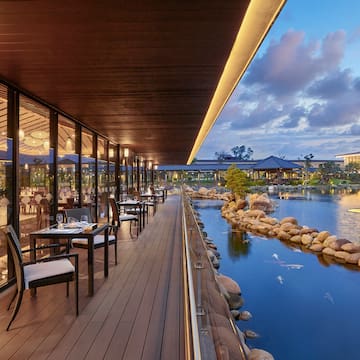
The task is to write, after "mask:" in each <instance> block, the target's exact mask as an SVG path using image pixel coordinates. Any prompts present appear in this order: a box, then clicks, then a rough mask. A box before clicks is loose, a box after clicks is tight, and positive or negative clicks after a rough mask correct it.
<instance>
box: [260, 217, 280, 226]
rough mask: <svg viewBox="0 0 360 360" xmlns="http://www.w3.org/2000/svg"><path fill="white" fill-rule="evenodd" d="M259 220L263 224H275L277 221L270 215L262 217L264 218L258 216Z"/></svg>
mask: <svg viewBox="0 0 360 360" xmlns="http://www.w3.org/2000/svg"><path fill="white" fill-rule="evenodd" d="M260 221H261V222H264V223H265V224H269V225H275V224H277V223H278V220H277V219H275V218H272V217H264V218H260Z"/></svg>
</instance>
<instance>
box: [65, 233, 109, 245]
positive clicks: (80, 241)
mask: <svg viewBox="0 0 360 360" xmlns="http://www.w3.org/2000/svg"><path fill="white" fill-rule="evenodd" d="M112 240H115V235H109V241H112ZM72 242H73V243H75V244H82V245H87V243H88V239H80V238H75V239H72ZM104 242H105V236H104V235H95V237H94V245H98V244H103V243H104Z"/></svg>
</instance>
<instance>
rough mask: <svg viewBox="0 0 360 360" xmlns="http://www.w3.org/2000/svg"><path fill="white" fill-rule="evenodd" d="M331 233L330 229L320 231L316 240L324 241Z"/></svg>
mask: <svg viewBox="0 0 360 360" xmlns="http://www.w3.org/2000/svg"><path fill="white" fill-rule="evenodd" d="M330 235H331V234H330V233H329V232H328V231H320V232H319V234H318V236H317V237H316V240H317V241H319V242H324V241H325V240H326V238H328V237H329V236H330Z"/></svg>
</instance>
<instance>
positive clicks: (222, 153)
mask: <svg viewBox="0 0 360 360" xmlns="http://www.w3.org/2000/svg"><path fill="white" fill-rule="evenodd" d="M215 156H216V159H217V160H219V161H222V160H226V159H229V158H231V155H230V154H229V153H227V152H225V151H219V152H216V153H215Z"/></svg>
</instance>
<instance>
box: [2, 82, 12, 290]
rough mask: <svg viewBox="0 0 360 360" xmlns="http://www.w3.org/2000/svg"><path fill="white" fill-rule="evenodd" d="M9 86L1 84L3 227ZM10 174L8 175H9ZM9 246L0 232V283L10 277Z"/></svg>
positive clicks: (4, 218) (4, 217) (6, 198)
mask: <svg viewBox="0 0 360 360" xmlns="http://www.w3.org/2000/svg"><path fill="white" fill-rule="evenodd" d="M7 100H8V99H7V88H6V87H5V86H3V85H1V84H0V224H1V227H3V226H5V225H6V224H7V219H8V211H9V207H8V204H9V196H8V192H9V190H10V189H8V186H7V182H9V183H11V178H8V180H7V176H8V177H9V176H10V174H11V167H12V161H11V160H12V158H11V157H9V156H8V155H10V152H8V149H9V146H8V145H9V144H8V133H7ZM7 174H8V175H7ZM6 249H7V246H6V237H5V234H4V233H3V232H0V285H1V284H3V283H5V282H6V281H7V279H8V270H7V250H6Z"/></svg>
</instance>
